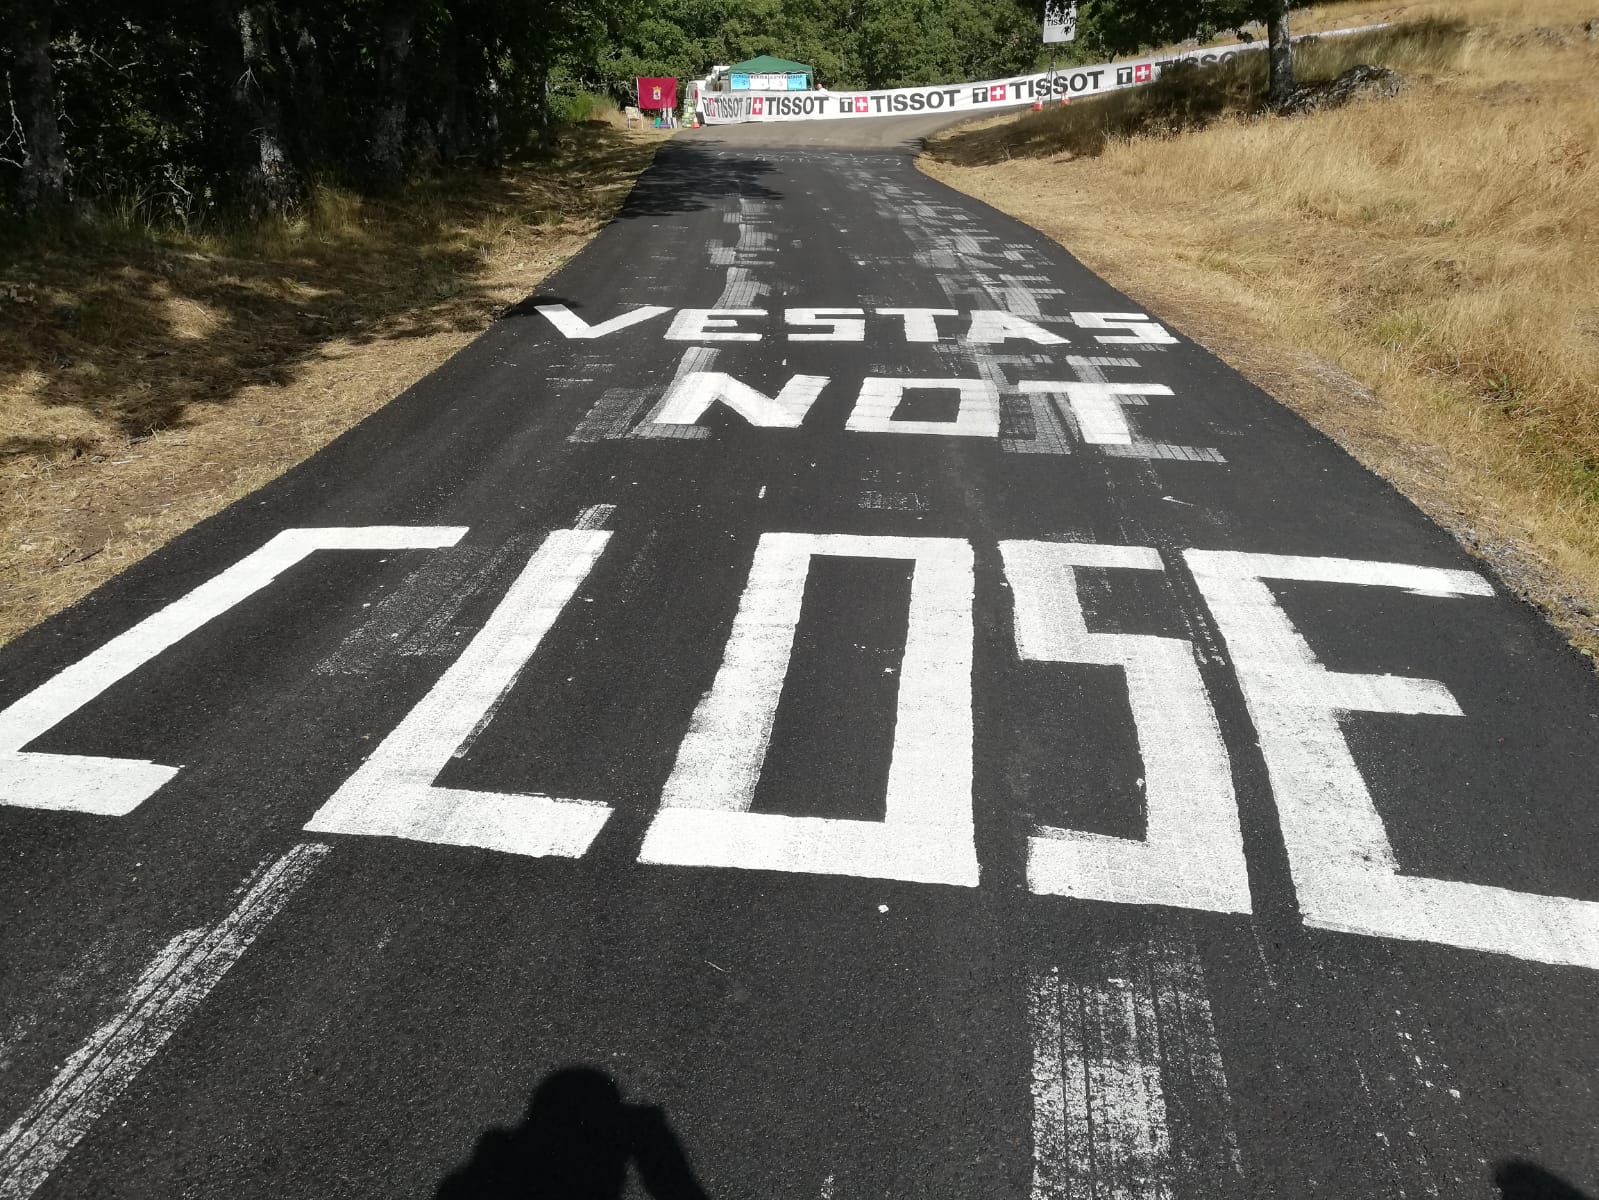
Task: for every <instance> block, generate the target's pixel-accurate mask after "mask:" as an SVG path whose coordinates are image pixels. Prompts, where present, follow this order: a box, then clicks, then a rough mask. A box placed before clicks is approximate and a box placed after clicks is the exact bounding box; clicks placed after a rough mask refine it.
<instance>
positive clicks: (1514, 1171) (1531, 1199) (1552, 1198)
mask: <svg viewBox="0 0 1599 1200" xmlns="http://www.w3.org/2000/svg"><path fill="white" fill-rule="evenodd" d="M1494 1182H1495V1183H1496V1184H1498V1185H1499V1195H1500V1196H1501V1197H1502V1200H1590V1197H1589V1195H1588V1193H1587V1192H1582V1191H1578V1190H1577V1189H1576V1188H1574V1187H1572V1186H1571V1184H1569V1183H1567V1182H1566V1181H1565V1180H1564V1179H1562V1178H1560V1176H1558V1175H1552V1174H1550V1173H1549V1172H1548V1171H1545V1170H1544V1169H1543V1168H1542V1167H1540V1166H1538V1165H1537V1164H1536V1163H1530V1162H1527V1161H1525V1160H1524V1159H1519V1158H1514V1159H1509V1160H1507V1161H1505V1162H1502V1163H1500V1164H1499V1165H1498V1166H1497V1167H1495V1169H1494Z"/></svg>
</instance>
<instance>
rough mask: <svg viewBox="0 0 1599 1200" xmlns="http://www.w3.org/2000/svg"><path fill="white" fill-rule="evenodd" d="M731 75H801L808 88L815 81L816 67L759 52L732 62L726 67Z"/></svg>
mask: <svg viewBox="0 0 1599 1200" xmlns="http://www.w3.org/2000/svg"><path fill="white" fill-rule="evenodd" d="M727 73H728V75H729V76H732V75H803V76H805V86H806V87H807V88H810V87H812V86H814V85H815V83H816V68H815V67H809V66H806V65H805V64H804V63H797V62H794V61H792V60H791V59H787V58H778V57H776V56H775V55H771V54H760V55H757V56H756V57H754V58H751V59H747V60H745V61H744V62H741V63H734V64H733V65H732V66H731V67H729V68H728V69H727Z"/></svg>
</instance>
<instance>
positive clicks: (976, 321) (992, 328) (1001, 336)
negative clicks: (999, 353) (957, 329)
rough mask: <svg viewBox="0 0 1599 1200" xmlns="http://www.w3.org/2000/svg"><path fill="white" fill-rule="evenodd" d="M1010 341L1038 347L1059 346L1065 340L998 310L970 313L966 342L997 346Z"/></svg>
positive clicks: (1058, 335)
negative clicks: (1018, 341) (1033, 344)
mask: <svg viewBox="0 0 1599 1200" xmlns="http://www.w3.org/2000/svg"><path fill="white" fill-rule="evenodd" d="M1012 339H1017V340H1021V341H1027V342H1034V343H1036V344H1037V345H1040V346H1059V345H1062V344H1064V343H1065V341H1066V339H1065V338H1063V337H1061V335H1060V334H1058V333H1052V332H1050V331H1049V330H1048V329H1045V328H1044V327H1043V326H1042V325H1037V324H1035V323H1034V322H1032V321H1029V320H1028V319H1027V318H1026V317H1018V316H1015V315H1013V314H1012V313H1008V312H1004V311H1002V310H999V309H985V308H980V309H977V310H976V311H974V312H973V313H972V320H971V324H970V325H969V326H967V329H966V340H967V341H968V342H973V343H976V344H978V345H997V344H998V343H1000V342H1008V341H1011V340H1012Z"/></svg>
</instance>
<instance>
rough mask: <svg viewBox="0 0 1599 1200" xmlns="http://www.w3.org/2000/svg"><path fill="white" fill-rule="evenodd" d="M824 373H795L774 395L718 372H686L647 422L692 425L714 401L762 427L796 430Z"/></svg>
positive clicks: (823, 384) (824, 379)
mask: <svg viewBox="0 0 1599 1200" xmlns="http://www.w3.org/2000/svg"><path fill="white" fill-rule="evenodd" d="M827 378H828V377H827V376H826V375H795V376H793V377H792V378H790V379H789V381H788V382H787V383H785V384H784V385H783V386H782V388H781V389H780V390H779V391H778V393H777V395H775V396H768V395H767V394H766V393H765V392H761V391H757V390H756V389H755V388H753V387H751V386H750V385H749V384H747V383H743V382H740V381H739V380H737V379H735V378H734V377H733V376H731V375H728V374H725V373H723V372H721V371H690V372H689V373H688V374H686V375H683V376H682V377H681V378H679V379H678V380H677V381H676V382H675V383H673V384H672V387H671V390H670V391H668V392H667V394H666V396H665V398H664V399H663V400H662V401H661V403H660V404H659V405H658V406H657V407H656V408H655V409H654V411H653V412H651V414H650V416H649V418H648V423H649V424H651V425H693V424H694V423H695V422H697V421H698V420H699V419H700V418H701V417H703V416H704V415H705V414H706V413H707V412H708V411H710V408H711V406H712V405H714V404H722V405H725V406H726V407H728V408H730V409H732V410H733V411H734V412H736V413H737V414H738V415H739V416H741V417H743V418H744V419H745V420H746V421H748V422H749V423H750V424H751V425H756V426H759V427H761V428H763V429H798V428H799V427H800V424H801V422H803V421H804V420H805V414H806V413H808V412H810V411H811V405H813V404H815V403H816V398H817V397H818V396H820V395H821V394H822V389H823V388H824V387H826V386H827Z"/></svg>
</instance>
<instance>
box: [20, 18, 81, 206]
mask: <svg viewBox="0 0 1599 1200" xmlns="http://www.w3.org/2000/svg"><path fill="white" fill-rule="evenodd" d="M53 7H54V6H53V4H52V3H51V0H34V2H33V3H30V4H25V5H23V6H22V7H21V11H20V12H19V13H18V14H17V18H16V26H15V28H14V29H13V30H12V42H11V52H12V62H13V64H14V67H13V80H14V87H15V89H16V92H15V94H16V100H17V108H18V112H17V119H18V120H19V121H20V122H21V124H22V136H23V139H24V140H23V146H22V183H21V193H20V196H19V199H20V200H21V203H22V210H23V212H26V213H43V212H49V211H51V210H53V209H58V208H60V207H62V205H64V204H65V203H66V201H67V152H66V147H65V145H64V144H63V143H62V141H61V126H60V124H59V123H58V122H57V120H56V86H55V67H54V64H53V63H52V62H51V59H50V27H51V20H50V18H51V15H52V13H51V9H52V8H53Z"/></svg>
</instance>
